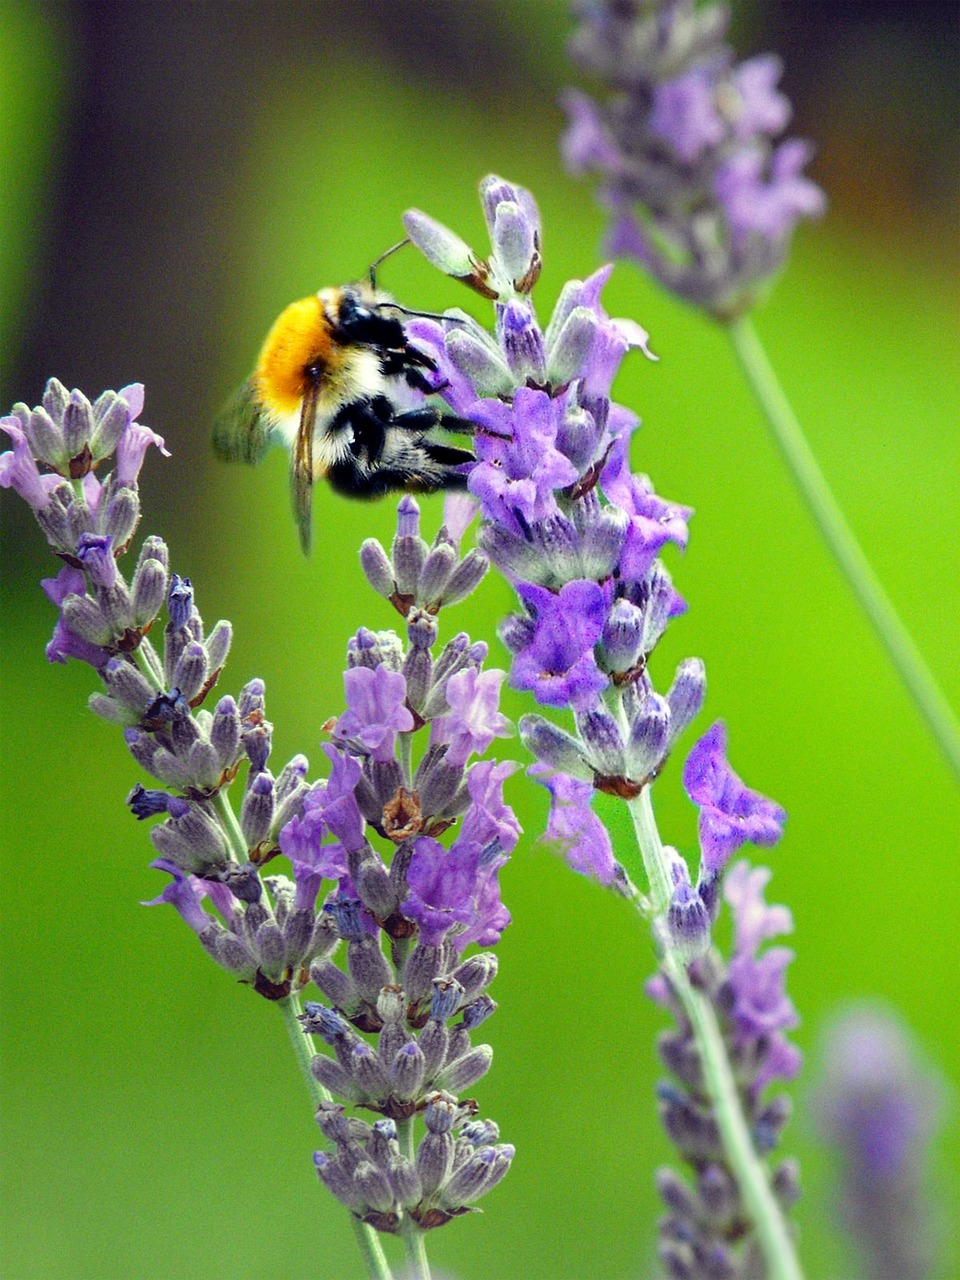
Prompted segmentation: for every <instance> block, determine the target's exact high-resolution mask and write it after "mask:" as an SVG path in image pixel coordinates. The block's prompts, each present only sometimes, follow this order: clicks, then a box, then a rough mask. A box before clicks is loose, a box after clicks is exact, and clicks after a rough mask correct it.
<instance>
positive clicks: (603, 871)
mask: <svg viewBox="0 0 960 1280" xmlns="http://www.w3.org/2000/svg"><path fill="white" fill-rule="evenodd" d="M527 773H528V774H529V775H530V777H531V778H533V779H534V780H535V781H536V782H539V783H540V784H541V785H542V786H544V787H546V788H547V790H548V791H549V792H550V818H549V821H548V822H547V829H546V831H545V832H544V833H543V839H544V840H545V841H551V842H556V845H557V848H558V850H559V852H560V853H561V854H562V855H563V858H564V860H565V861H566V863H567V865H568V866H570V867H572V868H573V870H574V871H579V872H580V874H581V875H586V876H592V877H593V878H594V879H595V880H599V882H600V883H601V884H602V885H603V886H604V887H605V888H609V887H610V886H611V885H613V884H614V883H615V882H616V880H617V879H618V875H619V871H620V868H619V864H618V863H617V860H616V858H615V857H614V856H613V848H612V846H611V844H610V836H609V834H608V833H607V829H606V827H605V826H604V825H603V823H602V822H601V821H600V819H599V818H598V817H597V815H596V814H595V813H594V811H593V809H592V808H591V806H590V802H591V798H592V796H593V787H592V786H591V785H590V783H588V782H580V781H578V780H577V779H576V778H571V777H569V776H568V775H567V774H565V773H558V772H557V771H555V770H553V769H551V768H550V767H549V766H548V765H543V764H534V765H531V766H530V768H529V769H528V770H527Z"/></svg>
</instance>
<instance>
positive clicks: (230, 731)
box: [210, 694, 240, 769]
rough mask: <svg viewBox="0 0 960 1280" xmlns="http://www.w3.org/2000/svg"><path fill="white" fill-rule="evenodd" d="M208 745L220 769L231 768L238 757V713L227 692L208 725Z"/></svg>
mask: <svg viewBox="0 0 960 1280" xmlns="http://www.w3.org/2000/svg"><path fill="white" fill-rule="evenodd" d="M210 745H211V746H212V747H213V749H214V750H215V751H216V753H217V758H218V760H219V762H220V767H221V768H222V769H229V768H231V767H232V766H233V765H234V764H236V762H237V760H238V759H239V757H240V713H239V711H238V710H237V704H236V703H235V702H234V700H233V698H231V697H230V695H229V694H227V695H226V696H225V697H223V698H221V699H220V701H219V702H218V703H217V707H216V710H215V712H214V715H213V721H212V723H211V725H210Z"/></svg>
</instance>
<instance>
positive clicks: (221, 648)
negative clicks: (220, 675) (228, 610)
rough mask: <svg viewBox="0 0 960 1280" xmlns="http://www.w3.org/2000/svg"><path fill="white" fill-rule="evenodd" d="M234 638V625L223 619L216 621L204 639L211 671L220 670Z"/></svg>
mask: <svg viewBox="0 0 960 1280" xmlns="http://www.w3.org/2000/svg"><path fill="white" fill-rule="evenodd" d="M232 640H233V626H232V625H231V624H230V623H229V622H225V621H224V620H223V619H221V620H220V621H219V622H217V623H214V626H213V630H212V631H211V632H210V634H209V635H208V636H207V638H206V640H204V642H203V643H204V646H205V648H206V650H207V665H208V667H209V669H210V670H211V671H219V670H220V669H221V667H222V666H223V664H224V663H225V662H226V660H227V654H228V653H229V652H230V644H231V642H232Z"/></svg>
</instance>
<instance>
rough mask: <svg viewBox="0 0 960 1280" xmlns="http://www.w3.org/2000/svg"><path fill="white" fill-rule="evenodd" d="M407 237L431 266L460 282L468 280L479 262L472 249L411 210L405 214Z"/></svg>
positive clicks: (440, 224) (444, 229) (416, 211)
mask: <svg viewBox="0 0 960 1280" xmlns="http://www.w3.org/2000/svg"><path fill="white" fill-rule="evenodd" d="M403 226H404V230H405V231H406V233H407V235H408V236H409V237H410V239H411V240H412V241H413V243H414V244H415V245H416V246H417V248H418V249H419V250H420V252H421V253H422V254H423V256H424V257H425V258H426V259H427V261H428V262H429V263H431V264H432V265H433V266H435V267H436V268H437V269H438V270H439V271H442V272H443V273H444V274H445V275H448V276H453V277H454V279H457V280H466V279H469V278H470V277H471V276H472V275H473V274H474V271H475V268H476V259H475V258H474V255H473V252H472V251H471V249H470V246H469V245H468V244H466V242H465V241H463V240H461V239H460V237H459V236H458V235H455V234H454V233H453V232H452V231H450V230H449V228H447V227H445V226H444V225H443V224H442V223H441V222H437V221H436V219H434V218H431V217H429V216H428V215H427V214H425V213H421V212H420V210H419V209H408V210H407V211H406V213H405V214H404V215H403Z"/></svg>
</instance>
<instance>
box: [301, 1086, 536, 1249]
mask: <svg viewBox="0 0 960 1280" xmlns="http://www.w3.org/2000/svg"><path fill="white" fill-rule="evenodd" d="M475 1113H476V1104H475V1103H473V1102H467V1103H458V1102H457V1100H456V1098H454V1097H453V1096H452V1095H451V1094H449V1093H445V1092H444V1091H442V1090H438V1091H436V1092H435V1093H431V1094H428V1095H427V1097H426V1099H425V1100H424V1108H423V1119H424V1125H425V1126H426V1134H425V1135H424V1137H423V1138H422V1140H421V1142H420V1144H419V1146H418V1148H417V1151H416V1154H415V1155H414V1156H413V1157H410V1156H406V1155H404V1154H403V1153H402V1152H401V1150H400V1143H399V1141H398V1133H397V1126H396V1123H395V1122H394V1121H393V1120H391V1119H389V1118H385V1119H382V1120H377V1121H376V1122H375V1123H374V1124H372V1125H370V1124H367V1123H365V1122H364V1121H362V1120H359V1119H356V1118H352V1117H348V1116H347V1115H346V1114H345V1111H344V1108H343V1107H342V1106H339V1105H338V1104H336V1103H327V1104H323V1105H321V1107H320V1109H319V1110H318V1112H317V1123H318V1124H319V1125H320V1128H321V1130H322V1132H323V1134H324V1136H325V1137H326V1138H327V1139H328V1140H329V1141H330V1142H332V1143H334V1144H335V1146H336V1154H334V1155H329V1154H328V1153H326V1152H323V1151H318V1152H317V1153H316V1155H315V1156H314V1161H315V1163H316V1166H317V1173H318V1174H319V1176H320V1179H321V1181H322V1182H323V1183H324V1185H325V1186H326V1187H328V1188H329V1190H330V1191H331V1192H332V1193H333V1194H334V1195H335V1196H336V1197H337V1199H338V1200H339V1201H341V1203H343V1204H345V1205H346V1206H347V1207H348V1208H349V1209H350V1210H351V1212H353V1213H354V1214H356V1215H357V1217H359V1218H360V1219H361V1220H362V1221H364V1222H367V1223H369V1224H370V1225H371V1226H374V1227H376V1228H377V1229H378V1230H380V1231H387V1232H396V1231H397V1230H398V1229H399V1225H400V1222H401V1220H402V1216H403V1214H404V1213H408V1214H410V1216H411V1217H412V1218H413V1220H414V1221H415V1222H416V1223H417V1225H418V1227H419V1228H420V1230H422V1231H428V1230H430V1229H431V1228H432V1227H438V1226H442V1225H443V1223H445V1222H449V1221H450V1219H451V1218H453V1217H457V1216H458V1215H459V1214H462V1213H468V1212H469V1211H470V1209H471V1208H472V1206H473V1204H474V1202H475V1201H476V1200H479V1199H480V1197H481V1196H482V1195H484V1194H485V1193H486V1192H487V1191H490V1190H492V1189H493V1187H495V1186H496V1185H497V1183H498V1182H499V1181H500V1180H501V1178H503V1177H504V1175H505V1174H506V1172H507V1170H508V1169H509V1168H510V1164H511V1162H512V1160H513V1155H514V1149H513V1147H512V1146H511V1145H510V1144H509V1143H505V1142H500V1143H498V1142H497V1138H498V1137H499V1130H498V1128H497V1126H496V1125H495V1124H494V1122H493V1121H492V1120H475V1119H473V1118H472V1117H473V1116H474V1115H475Z"/></svg>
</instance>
